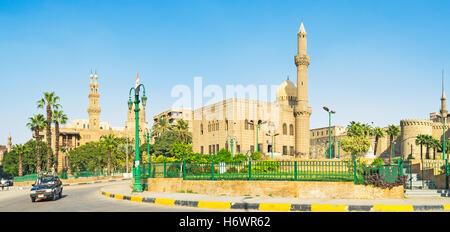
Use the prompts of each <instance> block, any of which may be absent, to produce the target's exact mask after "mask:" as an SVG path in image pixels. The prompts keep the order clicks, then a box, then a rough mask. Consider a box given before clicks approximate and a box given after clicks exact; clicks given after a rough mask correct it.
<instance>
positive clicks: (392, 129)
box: [386, 125, 403, 164]
mask: <svg viewBox="0 0 450 232" xmlns="http://www.w3.org/2000/svg"><path fill="white" fill-rule="evenodd" d="M386 133H387V134H388V135H389V141H390V147H391V149H390V151H392V143H393V141H394V137H395V136H399V135H400V129H398V127H396V126H395V125H389V126H388V129H387V131H386ZM402 158H403V157H402ZM389 164H391V155H389Z"/></svg>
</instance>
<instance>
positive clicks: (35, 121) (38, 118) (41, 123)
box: [27, 114, 48, 173]
mask: <svg viewBox="0 0 450 232" xmlns="http://www.w3.org/2000/svg"><path fill="white" fill-rule="evenodd" d="M28 120H29V122H28V123H27V127H28V128H29V129H30V130H31V131H32V132H34V138H35V140H36V153H37V160H36V164H37V165H36V172H38V173H39V172H40V171H41V146H40V145H41V142H40V141H41V136H40V134H39V131H41V130H43V129H44V128H45V127H46V125H47V122H46V121H45V118H44V116H43V115H42V114H35V115H33V117H30V118H29V119H28ZM47 154H48V153H47Z"/></svg>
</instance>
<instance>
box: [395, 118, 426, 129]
mask: <svg viewBox="0 0 450 232" xmlns="http://www.w3.org/2000/svg"><path fill="white" fill-rule="evenodd" d="M400 126H401V127H406V126H419V127H421V126H423V127H432V126H433V122H432V121H431V120H426V119H403V120H401V121H400Z"/></svg>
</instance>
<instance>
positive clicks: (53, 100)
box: [37, 92, 61, 170]
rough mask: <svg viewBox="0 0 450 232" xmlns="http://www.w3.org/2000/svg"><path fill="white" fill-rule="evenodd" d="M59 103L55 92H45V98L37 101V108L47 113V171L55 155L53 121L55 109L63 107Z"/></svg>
mask: <svg viewBox="0 0 450 232" xmlns="http://www.w3.org/2000/svg"><path fill="white" fill-rule="evenodd" d="M58 101H59V97H58V96H56V95H55V92H44V97H43V98H41V100H39V101H37V108H38V109H44V107H45V108H46V111H47V125H46V126H47V134H46V135H47V154H49V155H48V156H47V170H50V167H51V165H50V156H51V154H53V152H52V131H51V127H52V119H53V111H52V110H53V109H58V108H60V107H61V105H60V104H58V103H57V102H58Z"/></svg>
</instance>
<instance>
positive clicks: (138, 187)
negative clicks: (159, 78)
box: [128, 84, 147, 192]
mask: <svg viewBox="0 0 450 232" xmlns="http://www.w3.org/2000/svg"><path fill="white" fill-rule="evenodd" d="M141 87H142V88H143V89H144V94H143V96H142V98H141V100H142V106H143V107H145V105H146V104H147V97H146V96H145V87H144V85H143V84H139V85H137V86H136V88H134V87H132V88H131V89H130V93H129V99H128V109H129V110H131V109H132V108H133V103H134V112H135V114H136V117H135V120H136V139H135V141H136V147H135V161H134V168H133V169H134V170H133V177H134V185H133V189H134V191H136V192H142V184H141V169H140V167H141V166H140V163H139V111H140V109H139V103H140V101H139V92H140V90H141ZM133 90H134V102H133V101H132V100H131V91H133Z"/></svg>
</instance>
